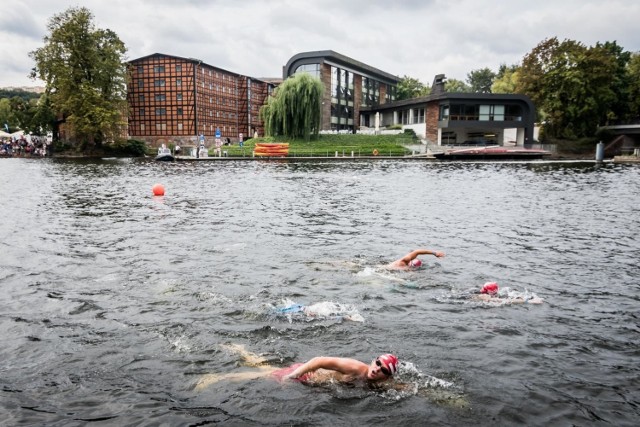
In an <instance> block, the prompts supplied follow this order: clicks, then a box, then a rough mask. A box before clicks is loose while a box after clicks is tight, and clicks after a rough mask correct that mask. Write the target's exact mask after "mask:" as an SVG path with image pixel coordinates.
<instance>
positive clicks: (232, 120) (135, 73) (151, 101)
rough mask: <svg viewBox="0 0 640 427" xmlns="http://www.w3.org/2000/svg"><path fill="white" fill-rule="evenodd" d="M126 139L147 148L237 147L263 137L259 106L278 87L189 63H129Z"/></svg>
mask: <svg viewBox="0 0 640 427" xmlns="http://www.w3.org/2000/svg"><path fill="white" fill-rule="evenodd" d="M129 67H130V80H129V86H128V90H127V101H128V104H129V118H128V122H129V137H130V138H134V139H140V140H144V141H146V142H147V143H148V144H150V145H152V146H158V145H160V144H163V143H172V142H173V143H177V144H180V145H182V146H188V145H195V144H196V142H197V139H198V137H200V135H204V138H205V142H206V144H207V145H209V144H210V143H211V142H213V140H214V138H215V135H216V131H218V130H219V132H220V134H221V137H222V139H224V140H225V141H226V139H227V138H229V139H230V140H231V141H232V142H237V141H238V140H239V138H240V136H241V135H242V138H248V137H251V136H253V134H254V133H255V132H257V133H258V134H259V135H264V128H263V125H262V122H261V121H260V117H259V111H260V107H261V106H262V105H263V104H264V103H265V101H266V99H267V97H268V95H269V94H270V93H271V92H272V91H273V89H274V88H275V87H276V86H277V84H278V83H279V82H278V81H266V80H261V79H256V78H252V77H248V76H243V75H240V74H237V73H233V72H231V71H227V70H224V69H222V68H218V67H214V66H212V65H209V64H206V63H204V62H202V61H201V60H198V59H194V58H182V57H178V56H171V55H165V54H161V53H154V54H152V55H148V56H144V57H142V58H138V59H134V60H132V61H130V62H129Z"/></svg>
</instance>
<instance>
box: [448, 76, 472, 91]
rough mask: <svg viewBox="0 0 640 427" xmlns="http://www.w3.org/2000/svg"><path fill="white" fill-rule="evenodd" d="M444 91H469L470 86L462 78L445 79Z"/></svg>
mask: <svg viewBox="0 0 640 427" xmlns="http://www.w3.org/2000/svg"><path fill="white" fill-rule="evenodd" d="M445 91H446V92H449V93H469V92H471V88H470V87H469V86H468V85H467V84H466V83H465V82H463V81H462V80H457V79H447V83H446V84H445Z"/></svg>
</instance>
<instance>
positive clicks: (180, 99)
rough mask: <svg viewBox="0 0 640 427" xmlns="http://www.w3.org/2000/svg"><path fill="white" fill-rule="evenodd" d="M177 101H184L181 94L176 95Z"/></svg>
mask: <svg viewBox="0 0 640 427" xmlns="http://www.w3.org/2000/svg"><path fill="white" fill-rule="evenodd" d="M176 100H177V101H182V94H181V93H176Z"/></svg>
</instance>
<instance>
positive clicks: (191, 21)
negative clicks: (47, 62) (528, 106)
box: [0, 0, 640, 87]
mask: <svg viewBox="0 0 640 427" xmlns="http://www.w3.org/2000/svg"><path fill="white" fill-rule="evenodd" d="M78 6H81V7H86V8H88V9H89V10H90V11H91V13H92V14H93V16H94V21H93V22H94V24H95V26H96V27H97V28H101V29H110V30H112V31H114V32H115V33H116V34H117V35H118V37H119V38H120V39H121V40H122V41H123V42H124V43H125V45H126V46H127V57H126V59H127V60H133V59H136V58H140V57H143V56H147V55H151V54H153V53H164V54H169V55H175V56H181V57H186V58H198V59H201V60H202V61H203V62H205V63H207V64H209V65H213V66H215V67H219V68H222V69H225V70H228V71H231V72H234V73H238V74H244V75H248V76H251V77H282V67H283V66H284V65H285V64H286V63H287V61H288V60H289V59H290V58H291V57H292V56H293V55H295V54H297V53H300V52H308V51H318V50H333V51H335V52H338V53H341V54H343V55H346V56H348V57H350V58H353V59H355V60H357V61H360V62H364V63H365V64H368V65H370V66H373V67H375V68H378V69H380V70H382V71H385V72H387V73H390V74H393V75H397V76H398V77H403V76H409V77H412V78H415V79H418V80H420V81H421V82H422V83H424V84H426V85H431V83H432V81H433V78H434V76H435V75H436V74H445V75H446V76H447V78H449V79H452V78H454V79H458V80H463V81H464V80H466V78H467V74H468V73H469V72H470V71H473V70H477V69H481V68H485V67H488V68H490V69H491V70H493V71H497V70H498V68H499V67H500V65H501V64H506V65H512V64H519V63H521V61H522V58H523V57H524V56H525V55H526V54H527V53H529V52H530V51H531V50H532V49H533V48H534V47H536V46H537V45H538V44H539V43H540V42H542V41H543V40H545V39H547V38H551V37H557V38H558V39H559V40H564V39H571V40H575V41H578V42H581V43H583V44H585V45H586V46H592V45H595V44H596V43H597V42H606V41H617V43H618V45H619V46H622V47H623V48H624V49H625V50H627V51H630V52H638V51H640V30H639V29H638V21H639V20H640V1H637V0H626V1H624V0H607V1H603V0H535V1H531V0H511V1H509V0H491V1H490V0H315V1H313V0H179V1H175V0H109V1H105V0H84V1H69V0H17V1H16V0H14V1H13V2H12V5H11V6H8V5H5V7H3V11H2V13H0V87H23V86H43V85H44V84H43V82H41V81H40V80H31V79H30V78H29V77H28V74H29V72H30V71H31V69H32V68H33V66H34V63H33V60H32V59H31V58H30V57H29V52H31V51H33V50H35V49H37V48H39V47H42V46H43V45H44V42H43V37H44V36H45V35H47V34H48V30H47V25H48V22H49V20H50V19H51V18H52V17H53V16H54V15H56V14H59V13H62V12H64V11H65V10H67V9H68V8H69V7H78Z"/></svg>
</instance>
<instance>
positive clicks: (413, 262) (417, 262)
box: [409, 258, 422, 267]
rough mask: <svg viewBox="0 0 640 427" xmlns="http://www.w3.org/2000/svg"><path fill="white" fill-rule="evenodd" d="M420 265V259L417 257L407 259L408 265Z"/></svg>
mask: <svg viewBox="0 0 640 427" xmlns="http://www.w3.org/2000/svg"><path fill="white" fill-rule="evenodd" d="M421 265H422V261H420V259H419V258H414V259H412V260H411V261H409V267H420V266H421Z"/></svg>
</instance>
